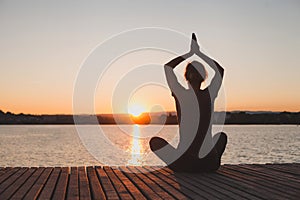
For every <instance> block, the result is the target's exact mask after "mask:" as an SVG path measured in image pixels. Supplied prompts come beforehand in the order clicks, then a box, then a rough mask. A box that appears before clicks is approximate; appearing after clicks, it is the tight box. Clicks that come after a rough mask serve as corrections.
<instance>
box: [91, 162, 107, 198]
mask: <svg viewBox="0 0 300 200" xmlns="http://www.w3.org/2000/svg"><path fill="white" fill-rule="evenodd" d="M87 176H88V179H89V184H90V191H91V195H92V199H106V197H105V194H104V190H103V188H102V186H101V184H100V181H99V179H98V177H97V174H96V170H95V168H93V167H87Z"/></svg>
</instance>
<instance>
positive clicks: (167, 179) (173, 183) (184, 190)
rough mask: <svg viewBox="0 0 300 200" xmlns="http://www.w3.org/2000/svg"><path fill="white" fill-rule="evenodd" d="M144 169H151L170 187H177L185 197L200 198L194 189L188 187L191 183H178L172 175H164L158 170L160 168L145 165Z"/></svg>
mask: <svg viewBox="0 0 300 200" xmlns="http://www.w3.org/2000/svg"><path fill="white" fill-rule="evenodd" d="M145 169H147V170H149V171H152V173H153V174H154V175H155V176H157V177H158V178H160V179H161V180H163V181H165V182H166V183H168V184H169V185H171V186H172V187H174V188H175V189H177V190H178V191H180V192H181V193H183V194H184V195H186V196H187V197H189V198H192V199H195V198H200V197H199V194H197V193H196V192H195V191H193V189H191V188H190V186H191V184H188V183H184V184H182V182H180V183H179V182H178V180H177V179H176V177H175V176H174V175H170V176H165V175H164V174H163V173H161V172H160V170H161V169H157V168H152V167H149V166H147V167H145Z"/></svg>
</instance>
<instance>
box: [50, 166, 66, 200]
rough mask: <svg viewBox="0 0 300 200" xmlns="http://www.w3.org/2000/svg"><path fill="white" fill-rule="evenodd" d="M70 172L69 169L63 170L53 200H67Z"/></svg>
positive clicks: (64, 168)
mask: <svg viewBox="0 0 300 200" xmlns="http://www.w3.org/2000/svg"><path fill="white" fill-rule="evenodd" d="M69 170H70V169H69V167H63V168H61V172H60V174H59V178H58V181H57V184H56V186H55V189H54V193H53V196H52V198H53V199H65V197H66V193H67V185H68V178H69Z"/></svg>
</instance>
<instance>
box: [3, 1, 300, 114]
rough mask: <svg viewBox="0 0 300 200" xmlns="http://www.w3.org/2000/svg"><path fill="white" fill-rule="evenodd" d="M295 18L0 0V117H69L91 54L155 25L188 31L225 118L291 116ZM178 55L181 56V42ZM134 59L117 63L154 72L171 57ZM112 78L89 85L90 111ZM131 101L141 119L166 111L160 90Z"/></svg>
mask: <svg viewBox="0 0 300 200" xmlns="http://www.w3.org/2000/svg"><path fill="white" fill-rule="evenodd" d="M299 11H300V2H299V1H297V0H295V1H292V0H286V1H282V0H278V1H276V0H252V1H246V0H245V1H243V0H241V1H232V0H230V1H222V0H220V1H194V0H192V1H173V0H172V1H171V0H170V1H148V2H146V1H143V2H142V1H106V2H104V1H103V2H101V1H47V2H46V1H21V0H20V1H9V0H7V1H5V0H4V1H0V110H3V111H5V112H7V111H10V112H14V113H32V114H63V113H65V114H71V113H73V109H72V102H73V100H72V98H73V90H74V84H75V81H76V77H77V74H78V72H79V70H80V68H81V65H82V63H83V62H84V60H85V59H86V58H87V56H88V55H89V54H90V52H92V50H93V49H94V48H95V47H97V46H98V45H99V44H101V43H102V42H104V41H105V40H107V39H108V38H110V37H112V36H113V35H116V34H119V33H120V32H124V31H127V30H131V29H136V28H143V27H160V28H164V29H170V30H174V31H177V32H180V33H182V34H184V35H186V37H190V35H191V33H192V32H195V33H196V34H197V37H198V40H199V42H200V45H201V47H204V49H205V51H207V52H209V55H210V56H212V57H213V58H215V59H216V60H217V61H218V62H219V63H220V64H221V65H222V66H223V67H224V69H225V77H224V96H225V97H226V110H228V111H232V110H252V111H257V110H260V111H261V110H264V111H297V112H298V111H300V90H299V86H300V64H299V63H300V26H299V22H300V12H299ZM171 42H172V43H176V41H171ZM119 45H120V46H122V45H123V44H119ZM182 48H183V49H182V52H180V53H182V54H183V53H185V52H186V51H188V48H189V43H187V44H186V47H182ZM169 50H170V51H172V49H169ZM140 53H142V54H141V55H139V52H137V53H136V54H135V55H131V56H130V55H129V56H128V57H127V58H122V59H127V61H126V62H125V61H124V62H122V59H120V60H119V61H118V62H119V65H123V64H124V63H127V64H128V63H135V62H137V63H139V62H140V61H141V63H142V62H143V61H144V59H142V58H143V57H147V59H148V60H149V62H151V55H153V57H154V56H155V61H156V62H161V66H163V64H164V63H166V62H167V61H169V60H170V59H172V58H173V57H174V55H172V54H170V53H161V54H159V55H157V52H151V51H143V52H140ZM154 54H155V55H154ZM158 57H159V58H158ZM137 60H138V61H139V62H138V61H137ZM120 62H121V63H120ZM141 63H139V64H141ZM117 64H118V63H117ZM124 65H125V64H124ZM111 73H113V74H117V73H118V70H116V71H112V72H111ZM162 73H163V71H162ZM148 76H150V77H151V76H156V75H155V74H149V75H148ZM112 79H118V78H117V77H114V78H112ZM112 79H110V78H106V79H103V80H102V81H103V82H102V83H101V84H100V85H98V88H97V91H98V90H99V89H100V90H101V91H102V92H103V91H104V93H102V96H105V98H100V97H98V96H97V91H96V94H95V102H96V103H95V112H96V113H110V112H112V110H111V98H112V96H111V95H112V94H111V92H110V89H109V85H110V84H111V83H110V81H112ZM106 87H107V88H106ZM158 94H159V95H158ZM134 98H136V100H134V101H136V103H137V104H142V106H144V107H145V109H146V110H148V111H149V110H150V109H151V108H152V107H153V106H154V105H157V104H160V105H161V106H163V107H164V109H165V110H169V111H171V110H174V102H173V99H172V97H171V95H170V92H169V91H168V90H167V89H166V88H160V87H152V88H151V87H148V88H147V87H145V88H144V89H143V88H142V89H140V90H139V91H137V93H136V96H135V97H134ZM133 104H134V102H133ZM118 111H120V112H122V111H123V110H122V109H120V110H118ZM82 112H85V111H84V110H83V111H82ZM86 112H89V111H86Z"/></svg>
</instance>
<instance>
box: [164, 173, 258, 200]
mask: <svg viewBox="0 0 300 200" xmlns="http://www.w3.org/2000/svg"><path fill="white" fill-rule="evenodd" d="M161 171H162V172H163V171H166V172H167V170H166V168H163V169H162V170H161ZM169 174H172V173H169ZM166 175H168V174H166ZM215 175H216V174H215V173H200V174H199V173H197V174H195V173H178V174H177V175H176V173H175V176H176V178H179V179H182V180H183V181H186V182H188V183H190V184H192V186H193V187H194V186H195V187H197V188H198V189H195V190H194V191H195V192H198V193H199V194H200V195H201V196H203V197H204V198H207V199H213V198H221V199H224V198H230V199H241V198H243V199H247V196H248V197H249V198H250V196H249V194H247V193H243V192H240V191H239V190H238V191H236V190H233V189H234V188H232V187H228V186H227V185H226V184H223V183H222V182H220V181H215V179H212V178H211V177H214V176H215ZM251 199H258V198H257V197H256V198H255V197H253V196H251Z"/></svg>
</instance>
